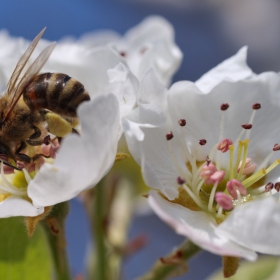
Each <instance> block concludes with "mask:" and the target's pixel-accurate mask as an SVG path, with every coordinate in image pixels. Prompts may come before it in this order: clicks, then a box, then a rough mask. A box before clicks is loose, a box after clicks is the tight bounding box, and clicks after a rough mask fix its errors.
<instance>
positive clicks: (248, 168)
mask: <svg viewBox="0 0 280 280" xmlns="http://www.w3.org/2000/svg"><path fill="white" fill-rule="evenodd" d="M241 167H242V161H240V163H239V166H238V169H237V172H240V169H241ZM256 167H257V165H256V164H255V163H253V162H252V159H250V158H246V162H245V166H244V169H243V172H242V175H249V174H252V173H254V172H255V170H256Z"/></svg>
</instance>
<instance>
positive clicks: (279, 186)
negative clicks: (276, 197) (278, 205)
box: [274, 182, 280, 192]
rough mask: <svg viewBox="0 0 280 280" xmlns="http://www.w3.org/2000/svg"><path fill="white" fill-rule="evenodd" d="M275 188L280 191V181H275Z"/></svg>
mask: <svg viewBox="0 0 280 280" xmlns="http://www.w3.org/2000/svg"><path fill="white" fill-rule="evenodd" d="M274 188H275V190H276V191H277V192H279V191H280V182H277V183H275V185H274Z"/></svg>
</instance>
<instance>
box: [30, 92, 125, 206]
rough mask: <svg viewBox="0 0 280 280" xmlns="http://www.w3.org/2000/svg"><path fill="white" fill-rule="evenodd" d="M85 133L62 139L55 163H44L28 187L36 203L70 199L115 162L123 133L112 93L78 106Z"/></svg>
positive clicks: (45, 203) (53, 202)
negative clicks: (121, 133) (119, 140)
mask: <svg viewBox="0 0 280 280" xmlns="http://www.w3.org/2000/svg"><path fill="white" fill-rule="evenodd" d="M78 116H79V119H80V121H81V126H82V134H81V135H80V136H77V135H74V134H72V135H70V136H68V137H66V138H65V139H64V140H63V143H62V145H61V147H60V150H59V152H58V155H57V157H56V160H55V162H54V164H53V165H49V164H44V165H43V166H42V168H41V169H40V171H39V173H38V174H37V175H36V177H35V178H34V180H32V181H31V182H30V184H29V186H28V196H29V197H30V198H31V199H32V201H33V204H34V205H36V206H48V205H54V204H56V203H59V202H62V201H66V200H69V199H71V198H73V197H75V196H76V195H77V194H79V193H80V192H81V191H83V190H85V189H88V188H91V187H94V186H95V185H96V184H97V183H98V182H99V180H100V179H101V178H102V177H103V176H104V175H105V174H106V173H107V172H108V170H109V169H110V167H111V166H112V165H113V163H114V160H115V156H116V151H117V144H118V139H119V136H120V135H119V133H120V119H119V105H118V101H117V99H116V97H115V96H114V95H112V94H109V95H106V96H99V97H96V98H95V99H93V100H91V101H89V102H85V103H84V104H82V105H81V106H80V107H79V108H78Z"/></svg>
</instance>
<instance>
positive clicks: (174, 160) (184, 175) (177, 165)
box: [168, 141, 191, 184]
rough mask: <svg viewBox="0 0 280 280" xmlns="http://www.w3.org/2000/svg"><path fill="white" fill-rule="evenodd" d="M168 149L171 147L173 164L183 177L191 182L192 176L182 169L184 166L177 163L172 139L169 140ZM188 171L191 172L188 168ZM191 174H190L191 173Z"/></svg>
mask: <svg viewBox="0 0 280 280" xmlns="http://www.w3.org/2000/svg"><path fill="white" fill-rule="evenodd" d="M168 149H169V153H170V156H171V159H172V162H173V164H174V165H175V167H176V169H177V170H178V171H179V173H180V176H181V177H182V178H186V181H187V183H188V184H191V181H190V178H189V177H190V176H188V174H185V172H184V171H183V170H182V168H181V167H180V165H179V164H178V163H177V161H176V159H175V157H174V153H173V151H172V148H171V144H170V141H168ZM186 171H187V172H188V173H190V171H189V170H188V169H187V168H186ZM189 175H190V174H189Z"/></svg>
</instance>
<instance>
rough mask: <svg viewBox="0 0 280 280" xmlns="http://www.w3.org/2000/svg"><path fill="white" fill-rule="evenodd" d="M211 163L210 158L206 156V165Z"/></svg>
mask: <svg viewBox="0 0 280 280" xmlns="http://www.w3.org/2000/svg"><path fill="white" fill-rule="evenodd" d="M210 163H211V160H210V159H209V157H208V156H207V157H206V165H207V166H209V164H210Z"/></svg>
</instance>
